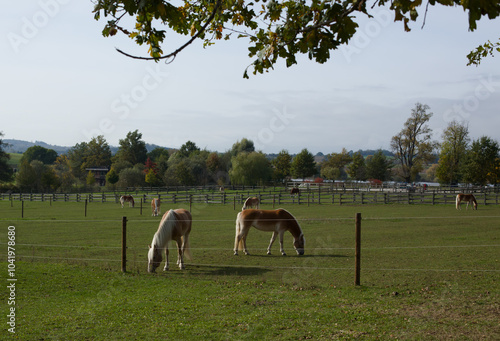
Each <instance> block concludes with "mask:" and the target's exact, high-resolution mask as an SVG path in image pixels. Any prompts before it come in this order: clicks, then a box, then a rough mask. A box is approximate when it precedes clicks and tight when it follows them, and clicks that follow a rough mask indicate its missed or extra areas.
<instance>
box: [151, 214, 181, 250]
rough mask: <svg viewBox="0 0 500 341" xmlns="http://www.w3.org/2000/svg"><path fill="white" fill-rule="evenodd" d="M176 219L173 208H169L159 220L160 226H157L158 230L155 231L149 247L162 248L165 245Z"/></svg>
mask: <svg viewBox="0 0 500 341" xmlns="http://www.w3.org/2000/svg"><path fill="white" fill-rule="evenodd" d="M176 221H177V217H176V215H175V212H174V210H169V211H168V212H167V213H165V215H163V217H162V218H161V221H160V226H159V227H158V231H156V233H155V235H154V236H153V241H152V242H151V247H156V248H160V249H162V248H164V247H165V245H166V244H167V243H168V242H169V241H170V239H171V238H172V231H173V228H174V227H175V223H176Z"/></svg>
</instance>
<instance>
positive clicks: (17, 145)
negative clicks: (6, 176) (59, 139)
mask: <svg viewBox="0 0 500 341" xmlns="http://www.w3.org/2000/svg"><path fill="white" fill-rule="evenodd" d="M2 141H3V142H4V143H6V144H7V146H5V148H4V151H5V152H7V153H19V154H22V153H24V152H25V151H26V149H28V148H29V147H33V146H40V147H43V148H47V149H53V150H55V151H56V152H57V154H64V153H66V152H67V151H68V149H70V148H71V147H62V146H53V145H51V144H48V143H45V142H42V141H35V142H29V141H22V140H9V139H5V140H2Z"/></svg>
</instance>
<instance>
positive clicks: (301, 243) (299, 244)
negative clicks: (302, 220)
mask: <svg viewBox="0 0 500 341" xmlns="http://www.w3.org/2000/svg"><path fill="white" fill-rule="evenodd" d="M305 246H306V239H305V238H304V234H303V233H301V234H300V236H299V237H298V238H295V239H294V241H293V247H294V248H295V251H297V254H298V255H299V256H302V255H304V247H305Z"/></svg>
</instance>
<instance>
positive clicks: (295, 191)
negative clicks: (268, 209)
mask: <svg viewBox="0 0 500 341" xmlns="http://www.w3.org/2000/svg"><path fill="white" fill-rule="evenodd" d="M296 194H300V189H298V188H297V187H294V188H292V190H291V191H290V195H296Z"/></svg>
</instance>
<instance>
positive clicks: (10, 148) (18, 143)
mask: <svg viewBox="0 0 500 341" xmlns="http://www.w3.org/2000/svg"><path fill="white" fill-rule="evenodd" d="M2 141H3V143H6V144H7V146H5V148H4V151H5V152H6V153H18V154H22V153H24V152H25V151H26V149H28V148H29V147H33V146H40V147H43V148H47V149H52V150H55V151H56V152H57V154H64V153H66V152H67V151H68V150H69V149H71V148H73V146H71V147H64V146H55V145H51V144H48V143H45V142H43V141H35V142H29V141H23V140H14V139H10V140H9V139H5V140H2ZM109 148H110V149H111V153H112V154H113V155H114V154H116V152H117V151H118V147H115V146H109ZM155 148H166V149H172V148H167V147H161V146H158V145H156V144H149V143H146V149H147V151H148V152H150V151H152V150H153V149H155Z"/></svg>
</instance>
